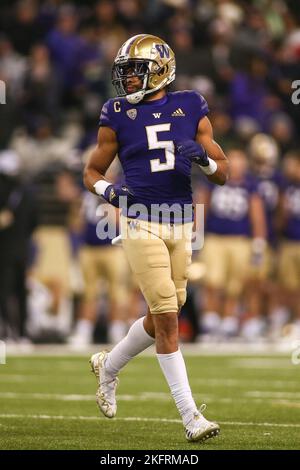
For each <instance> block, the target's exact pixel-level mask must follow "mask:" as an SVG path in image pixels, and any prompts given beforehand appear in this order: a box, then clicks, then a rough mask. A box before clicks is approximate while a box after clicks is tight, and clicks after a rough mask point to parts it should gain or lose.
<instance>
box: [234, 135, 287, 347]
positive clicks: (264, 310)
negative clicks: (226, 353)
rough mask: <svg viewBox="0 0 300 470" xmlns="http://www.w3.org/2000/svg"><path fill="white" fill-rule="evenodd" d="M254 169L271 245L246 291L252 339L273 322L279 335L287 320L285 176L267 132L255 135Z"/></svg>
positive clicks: (252, 149) (252, 148)
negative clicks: (283, 294)
mask: <svg viewBox="0 0 300 470" xmlns="http://www.w3.org/2000/svg"><path fill="white" fill-rule="evenodd" d="M249 157H250V169H251V172H252V173H253V175H254V176H255V177H256V178H257V182H258V184H257V190H258V193H259V195H260V196H261V198H262V200H263V204H264V210H265V216H266V223H267V245H266V247H265V250H264V251H263V259H262V260H261V261H262V262H261V263H260V265H258V266H254V267H253V268H252V269H251V270H250V275H249V279H248V282H247V286H246V290H247V294H246V312H247V316H248V318H247V320H246V321H245V323H244V325H243V329H242V333H243V336H244V337H245V338H246V339H249V340H256V339H258V338H260V337H261V335H262V333H263V332H264V330H265V327H266V320H268V321H269V327H270V334H271V336H272V337H274V335H277V334H278V332H279V330H280V328H281V327H282V326H283V324H284V322H285V321H286V311H284V310H283V309H282V308H281V307H280V286H279V284H278V283H277V282H276V254H275V250H276V249H277V248H278V242H279V240H278V223H277V222H278V210H279V200H280V192H281V188H282V182H283V177H282V174H281V172H280V170H279V167H278V163H279V148H278V145H277V144H276V141H275V140H274V139H273V138H272V137H271V136H268V135H266V134H262V133H260V134H257V135H255V136H254V137H253V138H252V139H251V141H250V145H249Z"/></svg>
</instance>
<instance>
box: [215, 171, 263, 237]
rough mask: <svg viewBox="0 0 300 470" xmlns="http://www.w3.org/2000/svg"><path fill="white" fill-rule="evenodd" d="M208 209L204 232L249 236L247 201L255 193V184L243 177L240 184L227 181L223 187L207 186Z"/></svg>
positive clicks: (251, 179) (249, 225)
mask: <svg viewBox="0 0 300 470" xmlns="http://www.w3.org/2000/svg"><path fill="white" fill-rule="evenodd" d="M209 188H210V190H211V199H210V207H209V210H208V214H207V219H206V232H209V233H215V234H218V235H242V236H246V237H249V236H251V224H250V218H249V201H250V197H251V195H252V194H253V193H256V192H257V182H256V180H255V179H254V178H253V177H252V176H245V178H244V180H243V181H242V182H241V183H235V182H234V181H230V180H229V181H228V182H227V183H226V185H225V186H212V185H209Z"/></svg>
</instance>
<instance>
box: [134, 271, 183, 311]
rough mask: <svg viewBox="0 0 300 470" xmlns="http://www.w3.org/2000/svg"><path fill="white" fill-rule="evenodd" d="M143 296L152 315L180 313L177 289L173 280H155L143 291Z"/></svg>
mask: <svg viewBox="0 0 300 470" xmlns="http://www.w3.org/2000/svg"><path fill="white" fill-rule="evenodd" d="M143 294H144V296H145V299H146V301H147V304H148V306H149V309H150V312H151V313H154V314H155V313H169V312H177V311H178V302H177V296H176V289H175V285H174V282H173V281H172V280H171V279H165V280H161V279H156V280H155V279H153V280H152V283H151V285H149V286H148V287H147V288H146V289H144V290H143Z"/></svg>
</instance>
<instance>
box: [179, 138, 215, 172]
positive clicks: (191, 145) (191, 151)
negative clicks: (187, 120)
mask: <svg viewBox="0 0 300 470" xmlns="http://www.w3.org/2000/svg"><path fill="white" fill-rule="evenodd" d="M176 149H177V152H178V153H179V154H180V155H182V156H183V157H186V158H190V160H192V162H195V163H197V164H198V165H201V166H208V165H209V160H208V155H207V152H206V150H205V148H204V147H203V146H202V145H201V144H198V143H197V142H195V141H194V140H183V141H182V142H178V143H177V144H176Z"/></svg>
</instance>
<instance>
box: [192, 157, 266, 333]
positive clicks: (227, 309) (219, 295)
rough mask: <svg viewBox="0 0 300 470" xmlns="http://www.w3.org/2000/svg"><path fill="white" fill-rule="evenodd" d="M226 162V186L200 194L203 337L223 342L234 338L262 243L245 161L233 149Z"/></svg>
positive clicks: (259, 210) (257, 203)
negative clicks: (203, 219) (203, 221)
mask: <svg viewBox="0 0 300 470" xmlns="http://www.w3.org/2000/svg"><path fill="white" fill-rule="evenodd" d="M228 158H229V160H230V180H229V181H228V183H227V184H226V186H222V187H219V186H213V185H212V184H207V185H206V186H204V187H203V188H202V189H201V190H200V191H199V194H198V196H199V198H200V202H202V203H204V204H205V207H206V237H205V243H204V247H203V250H202V252H201V257H202V259H203V262H204V264H205V267H206V276H205V281H204V283H205V287H206V289H205V290H206V306H205V312H204V315H203V318H202V331H203V332H204V333H206V334H207V335H209V336H210V337H214V336H215V335H221V336H223V337H225V338H228V337H231V336H235V335H237V333H238V330H239V319H238V307H239V302H240V300H241V296H242V294H243V290H244V285H245V282H246V279H247V276H248V272H249V266H250V265H251V264H252V265H253V266H255V265H257V263H259V264H260V263H261V260H262V259H261V257H262V254H263V250H264V248H265V237H266V222H265V215H264V209H263V204H262V200H261V198H260V197H259V195H258V192H257V185H256V182H255V180H254V179H253V177H251V176H250V175H249V174H248V160H247V155H246V154H245V152H244V151H242V150H241V149H231V150H230V151H229V152H228Z"/></svg>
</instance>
